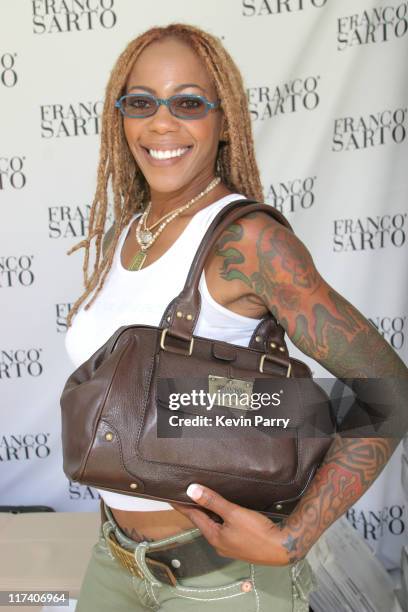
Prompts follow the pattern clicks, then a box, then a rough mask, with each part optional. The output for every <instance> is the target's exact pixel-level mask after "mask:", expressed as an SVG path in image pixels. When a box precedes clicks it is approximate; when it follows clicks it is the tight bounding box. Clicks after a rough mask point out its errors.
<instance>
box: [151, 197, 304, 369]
mask: <svg viewBox="0 0 408 612" xmlns="http://www.w3.org/2000/svg"><path fill="white" fill-rule="evenodd" d="M252 212H266V213H267V214H269V215H270V216H271V217H273V218H274V219H275V220H276V221H278V222H279V223H281V224H282V225H284V226H285V227H287V228H288V229H290V230H291V231H292V232H293V228H292V226H291V225H290V223H289V222H288V221H287V219H285V217H284V216H283V215H282V213H280V212H279V211H278V210H277V209H276V208H274V207H273V206H272V205H271V204H262V203H260V202H258V201H257V200H250V199H246V198H245V199H241V200H235V201H233V202H230V203H229V204H227V205H226V206H224V208H222V209H221V210H220V212H219V213H218V214H217V215H216V216H215V217H214V219H213V220H212V222H211V224H210V225H209V227H208V229H207V231H206V232H205V234H204V236H203V238H202V240H201V242H200V244H199V246H198V249H197V251H196V253H195V256H194V259H193V261H192V263H191V266H190V269H189V272H188V275H187V278H186V282H185V284H184V287H183V289H182V290H181V292H180V293H179V294H178V295H177V296H176V297H175V298H174V299H173V300H172V301H171V302H170V303H169V304H168V306H167V308H166V310H165V311H164V314H163V317H162V319H161V322H160V327H162V328H167V330H166V337H167V340H166V344H167V343H168V340H169V337H171V336H172V337H174V338H177V339H179V340H182V341H186V342H188V343H191V339H192V336H193V331H194V328H195V325H196V322H197V319H198V316H199V314H200V307H201V295H200V292H199V290H198V285H199V282H200V278H201V274H202V271H203V269H204V265H205V261H206V259H207V256H208V255H209V253H210V251H211V249H212V248H213V246H214V245H215V244H216V242H217V240H218V238H219V237H220V235H221V234H222V232H223V231H224V230H225V229H226V228H227V227H228V226H229V225H231V223H233V222H234V221H236V220H237V219H239V218H240V217H243V216H244V215H248V214H250V213H252ZM284 335H285V330H284V329H283V327H282V326H281V325H280V324H279V323H278V321H277V320H276V319H275V317H274V316H273V314H272V313H270V312H269V313H268V314H267V315H266V316H265V317H264V318H263V319H262V320H261V321H260V322H259V324H258V325H257V327H256V329H255V330H254V332H253V334H252V337H251V340H250V343H249V346H250V347H251V348H256V349H259V350H263V351H264V352H265V353H269V354H270V353H271V352H273V353H274V354H276V352H275V350H273V351H271V348H272V349H276V350H279V351H280V352H281V354H282V357H288V350H287V347H286V344H285V340H284ZM190 345H191V344H190ZM176 352H181V351H179V350H177V351H176ZM285 363H286V362H285Z"/></svg>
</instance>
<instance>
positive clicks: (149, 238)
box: [128, 176, 221, 270]
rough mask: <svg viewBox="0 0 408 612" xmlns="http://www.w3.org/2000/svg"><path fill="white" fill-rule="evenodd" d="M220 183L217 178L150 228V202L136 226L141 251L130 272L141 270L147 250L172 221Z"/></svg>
mask: <svg viewBox="0 0 408 612" xmlns="http://www.w3.org/2000/svg"><path fill="white" fill-rule="evenodd" d="M220 181H221V177H219V176H217V177H216V178H214V179H213V180H212V181H211V183H209V185H208V186H207V187H206V188H205V189H204V190H203V191H201V193H199V194H198V195H197V196H195V197H194V198H192V199H191V200H189V201H188V202H187V204H184V205H183V206H180V207H179V208H176V210H173V211H170V212H168V213H166V214H165V215H163V216H162V217H161V218H160V219H159V220H158V221H156V222H155V223H153V225H151V226H150V227H147V225H146V221H147V217H148V216H149V212H150V209H151V204H152V203H151V202H149V203H148V205H147V207H146V210H145V211H144V212H143V213H142V215H141V217H140V219H139V223H138V224H137V226H136V240H137V242H138V244H139V246H140V251H138V252H137V253H136V255H135V256H134V257H133V259H132V261H131V263H130V265H129V268H128V270H140V269H141V268H142V266H143V264H144V261H145V259H146V257H147V253H146V251H147V249H148V248H149V247H151V245H152V244H153V243H154V242H155V240H156V238H158V236H159V235H160V234H161V233H162V231H163V230H164V228H165V227H166V225H168V224H169V223H170V221H173V219H175V218H176V217H178V216H179V215H180V214H181V213H182V212H183V211H185V210H187V209H188V208H190V207H191V206H192V205H193V204H195V203H196V202H197V200H199V199H200V198H202V197H203V196H204V195H205V194H207V193H208V192H209V191H211V189H214V187H215V186H216V185H218V183H219V182H220ZM159 223H160V225H159V227H158V229H157V230H156V231H155V232H154V233H152V229H153V228H154V227H156V225H158V224H159Z"/></svg>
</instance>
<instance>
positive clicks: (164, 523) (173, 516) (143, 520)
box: [110, 508, 195, 542]
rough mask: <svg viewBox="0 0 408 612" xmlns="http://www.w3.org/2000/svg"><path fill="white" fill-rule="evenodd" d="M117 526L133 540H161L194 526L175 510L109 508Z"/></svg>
mask: <svg viewBox="0 0 408 612" xmlns="http://www.w3.org/2000/svg"><path fill="white" fill-rule="evenodd" d="M110 511H111V512H112V515H113V517H114V519H115V521H116V522H117V524H118V525H119V527H120V528H121V529H122V531H124V532H125V533H126V535H127V536H128V537H129V538H131V539H132V540H135V541H136V542H142V541H143V540H161V539H162V538H168V537H170V536H172V535H176V534H178V533H181V532H182V531H185V530H186V529H192V528H194V527H195V525H194V523H192V522H191V521H190V519H188V518H187V517H186V516H184V515H183V514H181V513H180V512H178V511H177V510H160V511H154V510H153V511H151V510H150V511H145V512H144V511H142V512H134V511H132V510H118V509H116V508H110Z"/></svg>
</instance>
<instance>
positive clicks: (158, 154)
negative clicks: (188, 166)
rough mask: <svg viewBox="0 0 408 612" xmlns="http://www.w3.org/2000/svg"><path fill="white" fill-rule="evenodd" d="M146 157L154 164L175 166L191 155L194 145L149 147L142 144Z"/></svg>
mask: <svg viewBox="0 0 408 612" xmlns="http://www.w3.org/2000/svg"><path fill="white" fill-rule="evenodd" d="M141 149H142V153H143V156H144V158H145V159H146V160H147V161H148V162H149V163H150V164H151V165H152V166H158V167H163V166H174V165H176V164H179V163H180V162H182V161H183V160H184V159H185V158H186V157H189V155H190V153H191V151H192V149H193V145H189V146H187V147H177V148H175V147H168V148H163V149H162V148H160V149H159V148H147V147H144V146H141Z"/></svg>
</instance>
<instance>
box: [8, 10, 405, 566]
mask: <svg viewBox="0 0 408 612" xmlns="http://www.w3.org/2000/svg"><path fill="white" fill-rule="evenodd" d="M175 21H183V22H187V23H192V24H194V25H198V26H199V27H202V28H204V29H207V30H208V31H210V32H211V33H213V34H215V35H217V36H219V37H221V38H222V40H223V43H224V44H225V46H226V47H227V48H228V50H229V51H230V53H231V54H232V56H233V57H234V59H235V60H236V62H237V64H238V65H239V67H240V68H241V70H242V73H243V76H244V80H245V84H246V87H247V92H248V103H249V106H250V110H251V114H252V119H253V130H254V136H255V143H256V150H257V158H258V162H259V166H260V169H261V174H262V181H263V186H264V192H265V201H267V202H270V203H271V204H272V205H275V206H277V207H278V208H279V209H280V210H282V212H283V213H284V214H285V215H286V216H287V218H288V220H289V221H290V222H291V224H292V225H293V227H294V229H295V231H296V233H297V234H298V236H299V237H300V238H301V239H302V240H303V241H304V243H305V244H306V245H307V247H308V248H309V250H310V251H311V253H312V255H313V257H314V260H315V262H316V265H317V267H318V269H319V271H320V273H321V274H322V275H323V277H324V278H325V279H326V280H327V281H328V282H329V283H330V284H331V285H332V286H333V287H334V288H335V289H336V290H337V291H339V292H340V293H341V294H342V295H344V296H345V297H346V298H347V299H348V300H349V301H350V302H351V303H352V304H354V305H355V306H356V307H357V308H358V309H359V310H361V312H362V313H363V314H364V315H365V316H366V317H367V318H369V319H370V321H371V322H372V323H373V324H374V325H375V326H376V327H377V328H378V329H379V331H380V333H382V334H383V335H384V337H385V338H386V339H387V341H388V342H390V343H391V345H392V346H393V347H394V349H395V350H396V352H397V353H398V354H399V355H400V356H401V358H402V359H403V360H404V361H405V362H407V341H406V332H407V322H406V315H407V240H406V233H407V168H406V163H407V159H408V157H407V148H408V147H407V143H408V139H407V135H406V132H407V128H408V122H407V100H408V96H407V93H408V91H407V90H408V75H407V69H406V58H407V51H408V32H407V30H408V2H407V1H401V0H387V1H386V2H385V3H384V2H379V1H375V0H222V2H220V0H206V2H205V3H204V2H190V1H189V0H152V2H143V1H142V0H33V1H28V0H2V1H1V4H0V100H1V113H0V133H1V142H0V198H1V228H0V240H1V242H0V290H1V292H0V297H1V323H0V325H1V328H0V333H1V335H0V385H1V386H0V389H1V405H0V418H1V421H0V422H1V429H0V471H1V477H0V504H45V505H49V506H52V507H53V508H55V509H56V510H59V511H75V510H78V511H79V510H95V509H97V505H98V495H97V493H96V492H95V491H94V490H91V489H89V488H87V487H82V486H80V485H78V484H76V483H69V482H68V481H67V479H66V477H65V475H64V473H63V472H62V457H61V445H60V414H59V410H60V408H59V396H60V393H61V390H62V387H63V385H64V383H65V380H66V378H67V376H68V375H69V374H70V372H71V371H72V365H71V363H70V362H69V360H68V357H67V355H66V353H65V350H64V333H65V317H66V314H67V311H68V309H69V307H70V305H72V303H73V302H74V300H75V299H76V297H77V296H78V295H79V293H80V292H81V282H82V270H81V267H82V257H83V251H82V250H80V251H77V252H75V253H74V254H73V255H72V256H70V257H67V256H66V251H67V250H68V249H69V248H70V247H71V246H72V245H73V244H75V243H77V242H78V241H79V240H81V239H82V238H83V237H84V236H85V232H86V228H87V218H88V214H89V204H90V202H91V201H92V197H93V193H94V188H95V183H96V164H97V156H98V145H99V128H100V114H101V109H102V100H103V96H104V88H105V85H106V82H107V80H108V76H109V73H110V70H111V68H112V66H113V63H114V61H115V59H116V58H117V56H118V55H119V53H120V52H121V51H122V49H123V48H124V47H125V45H126V44H127V43H128V42H129V41H130V40H131V39H132V38H134V37H135V36H137V35H138V34H139V33H141V32H142V31H144V30H145V29H147V28H148V27H150V26H153V25H164V24H168V23H170V22H175ZM288 347H289V350H290V351H291V354H292V355H294V356H300V358H302V359H304V360H305V361H306V362H309V363H310V365H311V367H312V369H313V370H314V372H315V375H316V376H327V375H328V373H327V372H326V371H325V370H324V369H323V368H321V367H320V366H319V365H318V364H317V363H316V362H311V360H308V358H307V357H306V356H304V355H303V354H302V353H300V352H299V351H298V350H297V349H296V348H295V347H294V346H293V344H291V343H290V341H288ZM400 448H401V445H400V446H399V448H398V450H397V451H396V452H395V454H394V456H393V459H392V461H391V462H390V463H389V465H388V466H387V468H386V470H385V471H384V473H383V475H382V476H381V477H380V478H379V479H378V480H377V481H376V483H375V484H374V485H373V486H372V487H371V488H370V490H369V491H368V492H367V493H366V494H365V495H364V496H363V498H361V500H359V502H358V503H357V504H356V505H355V506H354V507H353V508H351V509H350V511H349V512H348V519H349V520H350V522H351V523H352V524H353V525H354V526H355V527H356V529H358V531H359V533H360V534H361V535H362V537H364V538H365V539H366V541H367V542H368V544H370V545H371V546H372V547H373V548H374V550H376V552H377V554H378V556H379V557H380V559H381V560H382V561H383V563H384V564H385V565H386V567H388V568H392V567H394V566H396V565H399V556H400V549H401V545H402V543H403V542H406V541H407V539H406V535H407V528H408V521H407V511H406V505H405V501H404V495H403V493H402V490H401V485H400V472H401V452H400Z"/></svg>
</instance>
